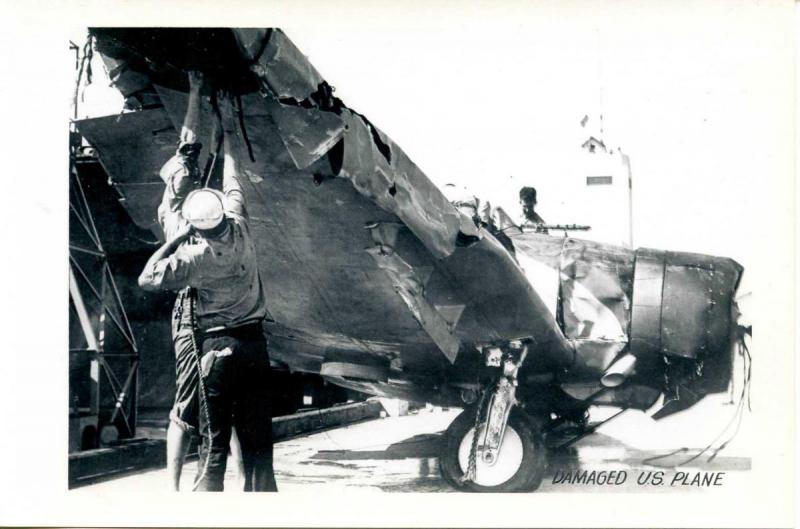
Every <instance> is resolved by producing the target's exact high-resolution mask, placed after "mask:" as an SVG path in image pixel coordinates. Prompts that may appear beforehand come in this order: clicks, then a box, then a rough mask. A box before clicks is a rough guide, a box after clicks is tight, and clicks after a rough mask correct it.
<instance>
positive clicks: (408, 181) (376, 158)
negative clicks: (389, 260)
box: [338, 109, 483, 258]
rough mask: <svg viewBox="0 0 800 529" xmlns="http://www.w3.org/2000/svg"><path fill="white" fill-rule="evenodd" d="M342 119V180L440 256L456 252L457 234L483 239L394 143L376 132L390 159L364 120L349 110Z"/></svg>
mask: <svg viewBox="0 0 800 529" xmlns="http://www.w3.org/2000/svg"><path fill="white" fill-rule="evenodd" d="M342 117H343V119H344V121H345V123H346V133H345V136H344V154H343V160H342V168H341V170H340V172H339V175H338V176H341V177H344V178H347V179H349V180H350V181H351V182H352V183H353V186H354V187H355V188H356V189H357V190H358V191H359V192H360V193H361V194H363V195H365V196H367V197H368V198H370V199H371V200H373V201H374V202H375V203H376V204H377V205H378V206H380V207H381V208H383V209H384V210H386V211H389V212H391V213H394V214H395V215H397V216H398V217H400V219H401V220H402V221H403V222H404V223H405V224H406V225H407V226H408V227H409V229H410V230H411V231H412V232H413V233H414V235H416V236H417V237H418V238H419V239H420V241H422V243H423V244H424V245H425V247H426V248H428V250H429V251H430V252H431V253H432V254H433V255H434V256H435V257H437V258H443V257H447V256H448V255H450V254H452V253H453V251H454V250H455V248H456V245H457V239H458V235H459V233H462V234H464V235H468V236H473V237H476V238H479V237H481V236H482V235H483V234H482V233H481V232H480V231H479V230H478V228H477V227H476V226H475V224H474V223H473V222H472V221H471V220H470V219H468V218H467V217H466V216H465V215H463V214H461V213H459V211H458V210H456V208H455V207H454V206H453V205H452V204H450V202H449V201H448V200H447V198H446V197H445V196H444V194H442V192H441V191H439V189H438V188H437V187H436V186H435V185H434V184H433V183H432V182H431V181H430V180H428V178H427V177H426V176H425V175H424V174H423V173H422V171H420V169H419V168H418V167H417V166H416V165H414V163H413V162H412V161H411V160H410V159H409V158H408V156H406V154H405V153H404V152H403V151H402V150H401V149H400V148H399V147H398V146H397V145H395V144H394V142H392V141H391V140H390V139H389V138H388V137H386V136H385V135H384V134H383V133H382V132H380V131H379V130H378V129H374V131H375V134H377V135H378V136H379V137H380V139H381V141H382V143H383V144H384V145H387V146H388V149H389V150H388V152H389V153H390V155H389V159H387V157H386V156H385V155H384V153H382V152H381V151H380V150H379V149H378V146H377V145H376V144H375V141H374V140H373V136H372V131H370V129H369V126H368V125H367V123H366V122H365V121H364V120H363V118H361V117H360V116H358V115H356V114H355V113H354V112H352V111H350V110H348V109H344V110H343V112H342Z"/></svg>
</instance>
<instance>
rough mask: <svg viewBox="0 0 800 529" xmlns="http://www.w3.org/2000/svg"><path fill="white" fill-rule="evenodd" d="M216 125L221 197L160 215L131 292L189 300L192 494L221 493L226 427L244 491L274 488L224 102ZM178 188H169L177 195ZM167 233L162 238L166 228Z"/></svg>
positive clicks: (246, 244) (254, 278)
mask: <svg viewBox="0 0 800 529" xmlns="http://www.w3.org/2000/svg"><path fill="white" fill-rule="evenodd" d="M218 100H219V105H220V112H221V115H222V119H223V123H222V125H223V128H224V131H223V145H224V165H223V186H222V187H223V189H222V192H219V191H215V190H212V189H207V188H203V189H195V190H193V191H191V192H190V193H188V195H186V197H185V199H183V201H182V203H181V204H182V205H181V207H180V208H176V207H175V206H177V203H172V204H167V205H166V206H165V207H162V208H160V211H159V215H160V216H162V215H180V217H182V218H183V219H185V221H186V222H185V223H175V224H174V225H175V226H177V228H176V229H175V230H174V232H173V233H167V234H166V235H167V242H166V243H164V245H163V246H161V248H159V249H158V250H157V251H156V252H155V253H154V254H153V255H152V256H151V257H150V259H149V260H148V262H147V264H146V265H145V267H144V270H143V271H142V273H141V275H140V276H139V285H140V286H141V287H142V288H144V289H146V290H180V289H182V288H184V287H187V286H188V287H193V288H194V289H195V290H196V292H197V300H196V305H195V306H196V316H197V326H198V327H199V331H198V333H197V337H198V341H199V342H200V344H199V345H200V347H201V350H202V354H203V358H202V370H203V372H202V374H201V377H200V382H201V390H202V392H203V394H204V395H203V397H204V398H202V399H201V406H200V407H201V409H200V412H199V425H200V434H201V439H202V441H201V442H202V445H201V449H200V459H201V468H202V471H201V474H200V476H199V480H198V483H197V486H198V488H199V489H200V490H222V489H223V479H224V475H225V468H226V463H227V455H228V444H229V441H230V437H231V428H232V426H233V422H234V421H235V425H236V430H237V433H238V437H239V441H240V443H241V449H242V459H243V466H244V471H245V490H257V491H258V490H260V491H275V490H277V487H276V484H275V478H274V475H273V468H272V422H271V413H270V396H269V357H268V355H267V344H266V340H265V337H264V332H263V329H262V326H261V322H262V320H263V319H264V317H265V316H266V314H267V309H266V303H265V298H264V292H263V289H262V286H261V278H260V276H259V273H258V266H257V263H256V252H255V244H254V242H253V239H252V236H251V234H250V227H249V224H248V217H247V212H246V209H245V201H244V193H243V192H242V187H241V184H240V182H239V177H238V173H239V167H238V161H237V158H238V156H237V152H241V145H240V141H239V139H238V138H237V135H238V134H239V132H238V123H237V122H236V120H235V118H234V115H233V108H232V105H231V101H230V98H228V97H224V96H220V97H219V98H218ZM181 190H182V189H176V191H181ZM165 231H166V230H165Z"/></svg>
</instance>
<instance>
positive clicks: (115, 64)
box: [100, 53, 150, 98]
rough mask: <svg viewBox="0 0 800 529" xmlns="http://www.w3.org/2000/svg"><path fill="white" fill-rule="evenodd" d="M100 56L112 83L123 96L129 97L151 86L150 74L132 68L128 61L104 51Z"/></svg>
mask: <svg viewBox="0 0 800 529" xmlns="http://www.w3.org/2000/svg"><path fill="white" fill-rule="evenodd" d="M100 58H101V59H102V60H103V64H104V65H105V67H106V70H108V77H109V79H110V80H111V83H112V84H113V85H114V87H115V88H116V89H117V90H119V91H120V93H121V94H122V96H123V97H125V98H127V97H129V96H131V95H132V94H135V93H137V92H141V91H142V90H144V89H146V88H148V87H149V86H150V76H148V75H147V74H144V73H141V72H137V71H136V70H132V69H131V68H130V66H129V65H128V61H125V60H121V59H116V58H114V57H111V56H110V55H106V54H103V53H101V54H100Z"/></svg>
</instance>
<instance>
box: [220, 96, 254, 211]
mask: <svg viewBox="0 0 800 529" xmlns="http://www.w3.org/2000/svg"><path fill="white" fill-rule="evenodd" d="M217 101H218V103H219V111H220V115H221V118H222V129H223V133H222V134H223V136H222V145H223V149H224V161H223V166H222V192H223V193H224V194H225V198H226V204H225V212H226V213H233V214H234V215H239V216H241V217H244V218H247V209H246V208H245V199H244V192H243V191H242V184H241V181H240V179H241V178H242V177H243V176H244V175H243V174H242V173H243V172H244V168H243V167H242V162H241V160H242V159H243V157H244V153H243V144H242V143H243V140H242V136H241V132H240V131H239V124H238V122H237V121H236V117H235V116H234V109H233V102H232V101H231V98H230V96H225V95H222V94H220V95H219V96H218V98H217Z"/></svg>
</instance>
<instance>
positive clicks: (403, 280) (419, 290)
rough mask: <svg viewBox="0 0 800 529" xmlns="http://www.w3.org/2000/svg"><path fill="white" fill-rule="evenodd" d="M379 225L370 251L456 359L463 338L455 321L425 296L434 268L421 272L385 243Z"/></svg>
mask: <svg viewBox="0 0 800 529" xmlns="http://www.w3.org/2000/svg"><path fill="white" fill-rule="evenodd" d="M379 226H380V225H378V226H376V227H375V228H373V230H372V231H373V238H374V239H376V242H378V245H377V246H374V247H372V248H368V249H367V250H366V251H367V253H369V254H370V255H371V256H372V257H373V258H374V259H375V262H376V263H377V265H378V267H380V268H381V269H383V270H384V271H386V273H387V274H388V275H389V277H390V278H391V281H392V284H393V285H394V287H395V290H396V291H397V293H398V294H399V295H400V297H401V298H402V299H403V301H404V302H405V304H406V305H407V306H408V309H409V310H410V311H411V314H412V315H413V316H414V319H416V320H417V322H419V324H420V326H421V327H422V328H423V329H424V330H425V332H427V333H428V335H429V336H430V337H431V339H432V340H433V341H434V343H435V344H436V345H437V346H438V347H439V350H441V352H442V353H443V354H444V355H445V356H446V357H447V359H448V360H449V361H450V362H451V363H454V362H455V360H456V356H458V351H459V349H460V348H461V341H460V340H459V339H458V338H457V337H456V336H455V334H454V333H453V329H452V326H451V324H450V323H449V322H448V321H447V320H446V319H445V318H444V316H442V315H441V314H440V313H439V312H438V311H437V310H436V308H435V307H434V306H433V305H432V304H431V303H430V302H429V301H428V300H427V299H426V298H425V284H426V282H427V279H428V277H430V273H431V271H432V270H431V269H427V270H424V273H423V274H422V276H420V275H419V274H418V273H417V271H416V270H415V269H414V268H412V267H411V266H410V265H409V264H408V263H407V262H405V261H404V260H403V258H402V257H400V255H398V254H397V252H395V251H394V249H393V248H392V247H390V246H388V245H386V244H384V243H383V241H382V240H381V239H382V235H383V233H382V231H385V230H381V229H380V228H379ZM390 232H391V230H390ZM426 276H427V277H426Z"/></svg>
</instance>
